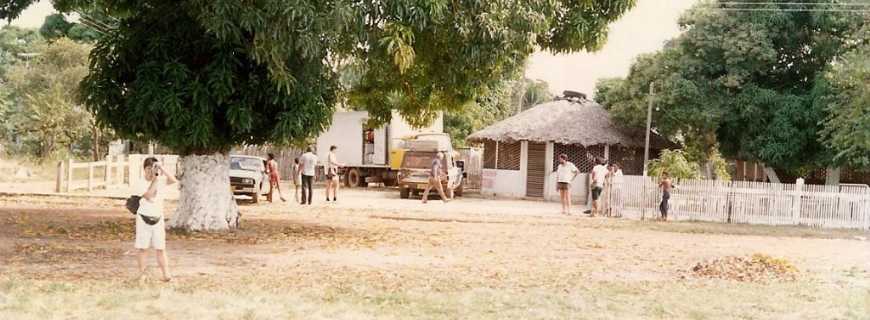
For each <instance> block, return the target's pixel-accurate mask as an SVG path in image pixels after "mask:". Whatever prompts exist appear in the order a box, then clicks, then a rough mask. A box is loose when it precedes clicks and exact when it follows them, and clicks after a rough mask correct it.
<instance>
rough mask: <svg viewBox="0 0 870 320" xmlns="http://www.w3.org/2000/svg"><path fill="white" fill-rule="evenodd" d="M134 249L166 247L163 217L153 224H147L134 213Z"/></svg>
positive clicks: (160, 248) (159, 248)
mask: <svg viewBox="0 0 870 320" xmlns="http://www.w3.org/2000/svg"><path fill="white" fill-rule="evenodd" d="M134 247H135V248H136V249H149V248H154V249H158V250H163V249H166V223H165V222H164V221H163V219H162V218H161V219H160V222H158V223H157V224H155V225H153V226H149V225H148V224H147V223H145V220H142V217H141V216H139V215H138V214H137V215H136V244H135V245H134Z"/></svg>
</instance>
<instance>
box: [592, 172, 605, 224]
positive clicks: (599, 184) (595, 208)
mask: <svg viewBox="0 0 870 320" xmlns="http://www.w3.org/2000/svg"><path fill="white" fill-rule="evenodd" d="M607 175H608V170H607V166H605V165H604V160H602V159H600V158H595V167H592V173H591V176H592V179H591V181H592V216H593V217H594V216H596V215H597V214H598V213H599V208H600V203H599V199H600V198H601V192H602V191H604V182H605V181H606V179H607Z"/></svg>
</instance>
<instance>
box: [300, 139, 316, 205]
mask: <svg viewBox="0 0 870 320" xmlns="http://www.w3.org/2000/svg"><path fill="white" fill-rule="evenodd" d="M300 162H301V163H302V164H301V166H302V204H309V205H310V204H311V200H312V199H311V198H312V197H314V190H313V189H314V175H315V174H316V172H317V171H316V167H317V156H316V155H315V154H314V148H311V147H308V148H307V149H305V153H304V154H302V157H301V159H300Z"/></svg>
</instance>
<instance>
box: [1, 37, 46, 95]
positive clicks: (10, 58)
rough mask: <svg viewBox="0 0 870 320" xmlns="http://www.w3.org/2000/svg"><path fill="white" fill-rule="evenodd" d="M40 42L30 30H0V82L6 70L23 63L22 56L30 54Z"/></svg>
mask: <svg viewBox="0 0 870 320" xmlns="http://www.w3.org/2000/svg"><path fill="white" fill-rule="evenodd" d="M40 40H41V39H40V37H39V34H38V33H36V31H33V30H30V29H21V28H18V27H14V26H5V27H2V28H0V81H2V76H3V74H4V73H5V72H6V70H7V69H8V68H9V67H11V66H13V65H15V64H18V63H20V62H22V61H24V57H22V55H23V54H26V53H30V52H31V51H32V50H33V46H34V45H35V44H37V43H39V42H40ZM0 84H2V82H0Z"/></svg>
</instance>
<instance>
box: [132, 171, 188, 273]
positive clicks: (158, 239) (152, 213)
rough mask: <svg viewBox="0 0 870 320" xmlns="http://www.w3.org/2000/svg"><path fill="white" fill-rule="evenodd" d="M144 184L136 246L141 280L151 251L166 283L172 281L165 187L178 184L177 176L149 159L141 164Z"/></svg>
mask: <svg viewBox="0 0 870 320" xmlns="http://www.w3.org/2000/svg"><path fill="white" fill-rule="evenodd" d="M142 168H143V171H144V174H145V180H144V181H142V184H141V185H139V186H137V189H139V192H138V194H140V195H141V198H140V199H139V208H138V209H137V210H136V239H135V243H134V245H133V247H134V248H136V250H137V255H136V258H137V261H138V263H139V279H140V281H144V279H145V277H146V274H145V271H146V264H145V258H146V257H147V255H148V250H149V249H154V251H155V254H156V256H157V264H158V265H160V270H161V271H162V272H163V278H162V279H161V280H163V281H164V282H169V281H171V280H172V276H171V275H170V273H169V258H167V257H166V223H165V222H164V218H163V199H164V198H165V196H166V195H165V193H166V191H164V189H165V188H166V186H168V185H171V184H174V183H176V182H178V179H176V178H175V176H174V175H172V174H169V173H167V172H166V171H164V170H163V167H162V166H161V165H160V162H158V161H157V158H154V157H149V158H147V159H145V162H144V163H143V164H142Z"/></svg>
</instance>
